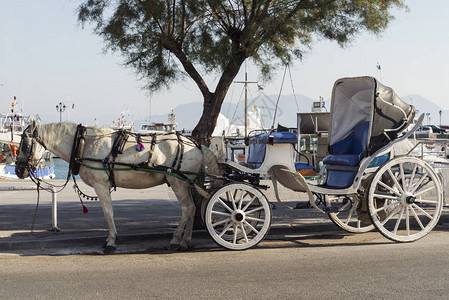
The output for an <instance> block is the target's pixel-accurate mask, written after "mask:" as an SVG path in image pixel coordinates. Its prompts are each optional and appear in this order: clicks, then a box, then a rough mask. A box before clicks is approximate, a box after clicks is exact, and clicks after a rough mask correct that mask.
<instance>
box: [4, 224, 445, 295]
mask: <svg viewBox="0 0 449 300" xmlns="http://www.w3.org/2000/svg"><path fill="white" fill-rule="evenodd" d="M448 242H449V233H448V232H447V231H446V230H445V229H440V230H437V231H436V232H432V233H431V234H430V235H429V236H427V237H425V238H424V239H422V240H419V241H417V242H414V243H408V244H397V243H392V242H389V241H388V240H386V239H384V238H383V237H381V236H380V235H379V234H377V233H367V234H362V235H347V234H343V233H341V232H340V233H338V232H332V233H329V234H325V235H317V234H314V235H307V236H303V235H298V236H295V235H289V236H284V237H283V238H280V237H277V238H275V239H274V237H272V238H270V239H268V240H266V241H264V242H262V243H261V244H260V246H259V247H257V248H254V249H250V250H247V251H242V252H236V251H229V250H227V251H226V250H221V249H218V248H208V247H202V248H199V249H196V250H192V251H189V252H184V253H172V252H167V251H162V252H161V251H154V250H153V251H146V252H143V253H140V254H126V255H113V256H104V255H68V256H18V255H0V259H1V265H2V267H1V268H0V278H1V279H0V299H27V298H32V299H92V298H106V299H130V298H131V299H447V295H448V294H449V274H448V273H449V269H448V267H447V266H448V265H449V255H448V252H447V244H448Z"/></svg>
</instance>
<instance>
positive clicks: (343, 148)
mask: <svg viewBox="0 0 449 300" xmlns="http://www.w3.org/2000/svg"><path fill="white" fill-rule="evenodd" d="M368 139H369V122H368V121H362V122H360V123H358V124H357V125H356V126H355V127H354V129H353V130H352V132H351V133H350V134H349V135H348V136H347V137H345V138H344V139H343V140H341V141H338V142H336V143H335V144H333V145H331V148H332V153H333V154H332V155H328V156H326V157H325V158H324V159H323V163H324V164H325V165H326V168H327V170H328V175H327V183H326V184H327V185H328V186H329V187H334V188H346V187H348V186H350V185H351V184H352V182H353V180H354V177H355V175H356V174H357V171H358V166H359V164H360V161H361V160H362V159H363V158H364V157H365V156H366V149H367V146H368V142H369V141H368Z"/></svg>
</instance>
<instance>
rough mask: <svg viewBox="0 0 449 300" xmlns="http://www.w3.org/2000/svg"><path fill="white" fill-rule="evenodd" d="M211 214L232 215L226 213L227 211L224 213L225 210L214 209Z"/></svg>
mask: <svg viewBox="0 0 449 300" xmlns="http://www.w3.org/2000/svg"><path fill="white" fill-rule="evenodd" d="M212 214H214V215H220V216H225V217H231V216H232V215H231V214H228V213H225V212H222V211H216V210H213V211H212Z"/></svg>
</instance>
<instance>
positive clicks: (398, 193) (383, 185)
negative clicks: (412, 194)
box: [379, 181, 401, 197]
mask: <svg viewBox="0 0 449 300" xmlns="http://www.w3.org/2000/svg"><path fill="white" fill-rule="evenodd" d="M379 184H380V185H381V186H382V187H384V188H386V189H387V190H389V191H390V192H392V193H393V194H396V195H397V196H399V197H400V196H401V193H400V192H399V191H397V190H395V189H393V188H391V187H390V186H388V185H387V184H386V183H383V182H382V181H379Z"/></svg>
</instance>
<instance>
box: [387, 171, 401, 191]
mask: <svg viewBox="0 0 449 300" xmlns="http://www.w3.org/2000/svg"><path fill="white" fill-rule="evenodd" d="M387 171H388V174H389V175H390V176H391V179H393V181H394V184H395V185H396V186H397V187H398V189H399V193H400V194H404V190H403V189H402V186H401V185H400V184H399V181H398V179H397V178H396V176H395V175H394V174H393V172H391V169H388V170H387Z"/></svg>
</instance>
